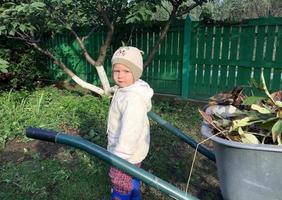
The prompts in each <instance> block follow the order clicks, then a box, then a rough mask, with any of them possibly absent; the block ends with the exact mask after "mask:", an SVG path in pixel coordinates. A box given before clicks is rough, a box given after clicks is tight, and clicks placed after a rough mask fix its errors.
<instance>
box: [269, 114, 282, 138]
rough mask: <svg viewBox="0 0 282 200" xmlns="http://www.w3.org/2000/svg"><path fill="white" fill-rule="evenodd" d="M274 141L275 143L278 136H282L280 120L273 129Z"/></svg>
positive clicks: (281, 122)
mask: <svg viewBox="0 0 282 200" xmlns="http://www.w3.org/2000/svg"><path fill="white" fill-rule="evenodd" d="M271 132H272V139H273V141H274V142H275V141H276V139H277V137H278V136H281V134H282V119H280V120H278V121H277V122H276V123H275V124H274V125H273V127H272V129H271Z"/></svg>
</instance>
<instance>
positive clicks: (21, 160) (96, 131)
mask: <svg viewBox="0 0 282 200" xmlns="http://www.w3.org/2000/svg"><path fill="white" fill-rule="evenodd" d="M0 102H1V107H0V144H1V150H0V199H68V200H72V199H73V200H74V199H89V200H90V199H92V200H93V199H94V200H96V199H97V200H103V199H107V200H108V199H109V191H110V184H109V179H108V176H107V171H108V168H109V165H108V164H106V163H104V162H102V161H101V160H99V159H98V158H95V157H93V156H91V155H88V154H87V153H85V152H82V151H80V150H76V149H74V148H71V147H67V146H64V145H59V144H53V143H49V142H42V141H39V140H31V139H28V138H26V137H25V136H24V133H25V129H26V128H27V127H28V126H33V127H39V128H46V129H51V130H55V131H59V132H65V133H68V134H74V135H79V136H81V137H83V138H85V139H87V140H90V141H91V142H94V143H96V144H98V145H100V146H102V147H105V146H106V134H105V132H106V119H107V109H108V106H109V99H107V98H100V97H95V96H93V95H91V94H90V93H85V92H82V91H78V90H64V89H58V88H57V87H54V86H49V87H44V88H39V89H37V90H35V91H32V92H30V91H21V92H18V91H17V92H14V91H10V92H3V93H1V95H0ZM203 105H204V104H199V103H194V102H189V101H183V100H179V99H176V98H172V97H170V98H164V97H157V96H156V97H154V99H153V111H154V112H156V113H157V114H159V115H160V116H161V117H162V118H163V119H165V120H167V121H169V122H170V123H171V124H173V125H174V126H175V127H177V128H179V129H181V130H182V131H183V132H185V133H187V134H189V135H190V136H191V137H193V138H194V139H195V140H197V141H201V140H203V138H202V137H201V135H200V133H199V129H200V124H201V118H200V116H199V114H198V111H197V109H198V108H199V107H200V108H201V107H203ZM150 123H151V147H150V152H149V155H148V156H147V158H146V159H145V161H144V162H143V165H142V168H143V169H145V170H146V171H148V172H150V173H153V174H154V175H156V176H158V177H160V178H162V179H163V180H166V181H167V182H169V183H171V184H173V185H175V186H177V187H178V188H180V189H182V190H183V191H184V190H185V188H186V185H187V180H188V176H189V172H190V169H191V164H192V158H193V155H194V149H192V148H191V147H190V146H189V145H187V144H185V143H184V142H183V141H181V140H180V139H179V138H177V137H176V136H174V135H172V134H171V133H170V132H169V131H167V130H165V129H164V128H163V127H161V126H160V125H158V124H157V123H156V122H154V121H151V122H150ZM207 145H209V146H210V144H207ZM141 192H142V197H143V199H144V200H166V199H171V198H170V197H168V196H166V195H165V194H162V193H161V192H159V191H157V190H156V189H154V188H152V187H150V186H149V185H146V184H144V183H142V184H141ZM188 192H189V193H190V194H192V195H194V196H195V197H198V198H199V199H206V200H209V199H210V200H212V199H221V196H220V190H219V185H218V178H217V174H216V167H215V164H214V163H213V162H212V161H210V160H208V159H207V158H205V157H204V156H202V155H200V154H197V157H196V162H195V165H194V167H193V173H192V176H191V181H190V185H189V191H188Z"/></svg>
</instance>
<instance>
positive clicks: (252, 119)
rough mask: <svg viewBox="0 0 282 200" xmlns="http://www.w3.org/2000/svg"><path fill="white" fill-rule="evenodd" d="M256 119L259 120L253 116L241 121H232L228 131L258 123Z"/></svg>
mask: <svg viewBox="0 0 282 200" xmlns="http://www.w3.org/2000/svg"><path fill="white" fill-rule="evenodd" d="M258 119H259V118H258V117H257V116H254V115H253V116H248V117H244V118H242V119H237V120H233V124H232V126H231V129H230V131H235V130H237V129H238V128H240V127H245V126H248V125H251V124H254V123H257V122H260V121H258Z"/></svg>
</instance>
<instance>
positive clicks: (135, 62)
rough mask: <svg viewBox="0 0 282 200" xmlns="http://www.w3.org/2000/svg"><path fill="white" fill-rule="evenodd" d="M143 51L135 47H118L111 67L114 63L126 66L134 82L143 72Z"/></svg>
mask: <svg viewBox="0 0 282 200" xmlns="http://www.w3.org/2000/svg"><path fill="white" fill-rule="evenodd" d="M142 55H143V51H141V50H139V49H137V48H136V47H130V46H127V47H120V48H118V49H117V50H116V52H115V53H114V55H113V57H112V66H114V64H116V63H120V64H123V65H125V66H127V67H128V68H129V69H130V71H131V72H132V74H133V78H134V81H137V80H138V79H139V78H140V77H141V75H142V72H143V57H142Z"/></svg>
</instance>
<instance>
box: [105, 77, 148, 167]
mask: <svg viewBox="0 0 282 200" xmlns="http://www.w3.org/2000/svg"><path fill="white" fill-rule="evenodd" d="M152 96H153V90H152V88H150V86H149V85H148V84H147V83H146V82H145V81H142V80H140V79H139V80H137V81H136V82H135V83H134V84H132V85H130V86H128V87H124V88H118V87H116V91H115V93H114V96H113V99H112V102H111V106H110V110H109V114H108V129H107V134H108V146H107V149H108V151H110V152H111V153H113V154H115V155H117V156H119V157H121V158H123V159H125V160H127V161H129V162H130V163H133V164H135V163H140V162H142V160H144V158H145V157H146V156H147V154H148V151H149V145H150V127H149V120H148V116H147V113H148V112H149V111H150V110H151V107H152V104H151V98H152Z"/></svg>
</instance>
